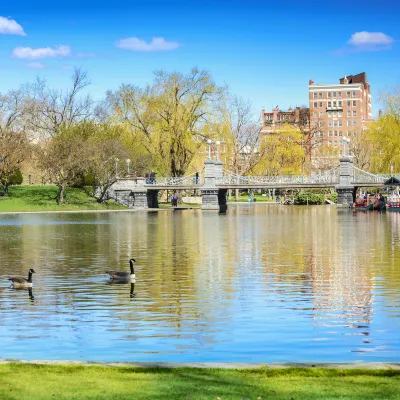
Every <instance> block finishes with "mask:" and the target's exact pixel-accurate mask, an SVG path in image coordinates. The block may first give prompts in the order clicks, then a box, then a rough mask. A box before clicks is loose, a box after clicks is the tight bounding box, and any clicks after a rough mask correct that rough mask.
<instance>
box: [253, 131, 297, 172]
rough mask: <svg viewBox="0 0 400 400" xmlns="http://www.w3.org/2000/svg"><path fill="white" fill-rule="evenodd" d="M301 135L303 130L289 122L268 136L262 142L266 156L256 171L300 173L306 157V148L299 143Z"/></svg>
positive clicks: (262, 148)
mask: <svg viewBox="0 0 400 400" xmlns="http://www.w3.org/2000/svg"><path fill="white" fill-rule="evenodd" d="M301 137H302V133H301V131H300V130H299V129H297V128H294V127H292V126H290V125H289V124H285V125H284V126H283V127H282V129H281V130H279V131H277V132H275V133H272V134H269V135H268V136H266V137H265V140H263V142H262V144H261V151H262V152H263V154H264V157H263V158H262V162H260V163H259V164H257V166H256V167H255V168H254V169H255V172H256V173H259V174H262V175H267V176H277V175H281V174H286V175H288V174H298V173H300V172H301V168H302V162H303V159H304V149H303V147H302V146H301V145H299V143H301Z"/></svg>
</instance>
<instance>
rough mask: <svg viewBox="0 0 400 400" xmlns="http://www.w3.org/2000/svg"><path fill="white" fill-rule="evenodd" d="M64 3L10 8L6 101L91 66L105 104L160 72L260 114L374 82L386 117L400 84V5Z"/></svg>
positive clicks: (0, 53)
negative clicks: (194, 73) (202, 84)
mask: <svg viewBox="0 0 400 400" xmlns="http://www.w3.org/2000/svg"><path fill="white" fill-rule="evenodd" d="M2 3H5V2H2ZM64 3H65V4H58V2H54V1H53V0H52V1H49V0H19V1H18V2H17V1H16V2H11V1H8V2H7V4H2V5H1V6H0V43H1V45H0V73H1V80H0V92H5V91H7V90H8V89H11V88H16V87H18V86H19V85H21V84H23V83H25V82H28V81H32V80H33V79H35V77H36V76H38V75H39V76H42V77H45V78H46V79H47V81H48V83H49V84H50V85H52V86H54V87H56V88H63V87H66V85H67V84H68V82H69V78H70V76H71V72H72V71H71V68H73V67H74V66H81V67H83V69H85V70H87V71H88V74H89V77H90V79H91V81H92V85H91V89H90V91H91V92H92V94H93V96H94V97H95V98H96V99H100V98H101V97H102V96H103V95H104V93H105V92H106V90H108V89H112V90H115V89H117V88H118V87H119V85H120V84H121V83H131V84H136V85H139V86H142V85H145V84H146V83H148V82H151V80H152V74H153V71H154V70H157V69H165V70H167V71H174V70H177V71H181V72H187V71H188V70H189V69H190V68H191V67H193V66H197V67H199V68H201V69H206V70H208V71H209V72H210V73H211V74H212V76H213V77H214V79H215V81H216V82H217V84H220V85H223V84H227V85H228V86H229V88H230V90H231V91H232V92H233V93H235V94H238V95H241V96H243V97H245V98H246V99H250V100H251V101H252V103H253V106H254V109H255V111H256V112H257V113H258V112H260V110H261V108H262V107H265V108H266V109H271V108H272V107H273V106H275V105H279V107H280V108H281V109H286V108H287V107H288V106H292V107H294V106H296V105H303V104H307V102H308V81H309V79H310V78H312V79H314V81H315V82H316V83H336V82H338V79H339V78H340V77H342V76H343V75H345V74H347V75H349V74H356V73H359V72H363V71H365V72H366V73H367V76H368V79H369V82H370V84H371V89H372V94H373V108H374V110H373V112H374V115H376V114H377V110H378V108H379V106H380V104H379V102H378V95H379V93H380V92H382V91H387V90H390V89H392V88H394V87H395V86H397V85H399V84H400V43H399V40H400V24H399V22H398V21H399V17H400V2H399V1H397V0H381V1H379V2H377V1H376V0H363V1H360V0H352V1H348V0H347V1H343V0H335V1H331V0H325V1H318V2H317V1H311V0H303V1H298V0H296V1H293V0H287V1H267V0H264V1H261V0H241V1H239V0H231V1H224V0H213V1H210V0H202V1H200V0H192V1H191V0H186V1H183V0H169V1H167V0H165V1H161V0H156V1H152V0H148V1H136V0H130V1H125V0H114V1H108V0H107V2H104V4H102V2H101V1H99V0H97V1H92V0H89V1H87V0H86V1H85V0H81V1H77V0H69V1H67V2H64ZM153 38H159V39H156V40H153ZM160 38H162V39H160Z"/></svg>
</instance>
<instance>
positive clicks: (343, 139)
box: [342, 136, 347, 157]
mask: <svg viewBox="0 0 400 400" xmlns="http://www.w3.org/2000/svg"><path fill="white" fill-rule="evenodd" d="M342 142H343V157H346V143H347V137H346V136H343V138H342Z"/></svg>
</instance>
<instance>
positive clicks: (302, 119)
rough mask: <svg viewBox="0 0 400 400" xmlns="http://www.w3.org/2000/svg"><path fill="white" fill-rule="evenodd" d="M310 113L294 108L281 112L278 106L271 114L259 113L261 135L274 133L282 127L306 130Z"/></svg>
mask: <svg viewBox="0 0 400 400" xmlns="http://www.w3.org/2000/svg"><path fill="white" fill-rule="evenodd" d="M309 116H310V111H309V109H308V108H301V107H296V108H295V109H294V110H293V109H291V108H289V110H288V111H282V110H280V109H279V107H278V106H276V107H275V108H273V109H272V112H266V111H265V109H262V111H261V121H262V124H261V131H260V133H261V134H268V133H275V132H278V131H280V130H281V129H282V127H283V125H285V124H289V125H290V126H292V127H301V128H304V129H307V127H308V124H309V119H310V118H309Z"/></svg>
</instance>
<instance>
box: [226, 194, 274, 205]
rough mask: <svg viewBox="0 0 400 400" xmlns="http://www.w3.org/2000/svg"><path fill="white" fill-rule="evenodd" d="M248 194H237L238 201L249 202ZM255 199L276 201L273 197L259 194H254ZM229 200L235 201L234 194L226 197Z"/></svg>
mask: <svg viewBox="0 0 400 400" xmlns="http://www.w3.org/2000/svg"><path fill="white" fill-rule="evenodd" d="M249 197H250V196H249V195H248V194H243V195H240V196H239V199H238V201H239V202H240V203H248V202H249ZM254 197H255V199H256V201H257V202H258V203H261V202H262V203H276V199H275V197H274V198H269V197H267V196H261V195H260V194H256V195H255V196H254ZM228 201H229V202H235V201H236V200H235V196H232V197H230V198H229V199H228Z"/></svg>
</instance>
